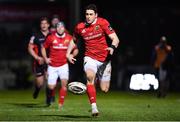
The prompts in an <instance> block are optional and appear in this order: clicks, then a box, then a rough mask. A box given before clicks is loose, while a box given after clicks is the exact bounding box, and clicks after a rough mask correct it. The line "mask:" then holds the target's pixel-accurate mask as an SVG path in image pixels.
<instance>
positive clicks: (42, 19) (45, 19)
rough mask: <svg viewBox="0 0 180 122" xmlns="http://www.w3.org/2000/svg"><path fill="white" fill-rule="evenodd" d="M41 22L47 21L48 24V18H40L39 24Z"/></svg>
mask: <svg viewBox="0 0 180 122" xmlns="http://www.w3.org/2000/svg"><path fill="white" fill-rule="evenodd" d="M42 21H47V22H48V23H49V18H48V17H41V18H40V20H39V22H40V23H41V22H42Z"/></svg>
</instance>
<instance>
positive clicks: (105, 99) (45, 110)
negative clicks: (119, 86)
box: [0, 90, 180, 121]
mask: <svg viewBox="0 0 180 122" xmlns="http://www.w3.org/2000/svg"><path fill="white" fill-rule="evenodd" d="M57 98H58V95H56V102H55V103H54V104H53V105H52V106H50V107H46V105H45V95H44V92H43V91H41V92H40V94H39V97H38V98H37V99H36V100H34V99H33V98H32V91H31V90H10V91H0V120H1V121H180V94H178V93H169V94H168V96H167V97H166V98H161V99H159V98H157V97H156V94H155V92H137V93H135V92H120V91H110V92H108V93H107V94H104V93H102V92H98V93H97V105H98V108H99V111H100V116H99V117H96V118H94V117H91V113H90V104H89V101H88V98H87V95H86V94H84V95H74V94H72V93H69V92H68V95H67V97H66V99H65V104H64V106H63V109H62V110H61V111H59V110H58V104H57V103H58V102H57V101H58V100H57Z"/></svg>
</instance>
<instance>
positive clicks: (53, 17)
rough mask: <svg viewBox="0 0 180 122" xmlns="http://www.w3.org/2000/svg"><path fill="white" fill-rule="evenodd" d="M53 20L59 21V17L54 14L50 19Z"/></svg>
mask: <svg viewBox="0 0 180 122" xmlns="http://www.w3.org/2000/svg"><path fill="white" fill-rule="evenodd" d="M55 18H57V19H59V20H60V17H59V15H57V14H54V15H53V16H52V17H51V20H53V19H55Z"/></svg>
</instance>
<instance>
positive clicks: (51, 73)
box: [47, 66, 58, 85]
mask: <svg viewBox="0 0 180 122" xmlns="http://www.w3.org/2000/svg"><path fill="white" fill-rule="evenodd" d="M47 74H48V85H56V81H57V78H58V70H57V67H52V66H48V69H47Z"/></svg>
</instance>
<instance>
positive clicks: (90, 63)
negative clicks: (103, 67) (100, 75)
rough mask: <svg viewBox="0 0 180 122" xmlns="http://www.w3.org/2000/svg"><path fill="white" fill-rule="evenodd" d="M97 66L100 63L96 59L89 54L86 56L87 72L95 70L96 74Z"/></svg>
mask: <svg viewBox="0 0 180 122" xmlns="http://www.w3.org/2000/svg"><path fill="white" fill-rule="evenodd" d="M97 67H98V64H97V62H96V60H94V59H92V58H90V57H88V56H85V57H84V71H85V72H88V71H92V72H94V74H96V72H97Z"/></svg>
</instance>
